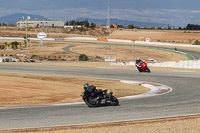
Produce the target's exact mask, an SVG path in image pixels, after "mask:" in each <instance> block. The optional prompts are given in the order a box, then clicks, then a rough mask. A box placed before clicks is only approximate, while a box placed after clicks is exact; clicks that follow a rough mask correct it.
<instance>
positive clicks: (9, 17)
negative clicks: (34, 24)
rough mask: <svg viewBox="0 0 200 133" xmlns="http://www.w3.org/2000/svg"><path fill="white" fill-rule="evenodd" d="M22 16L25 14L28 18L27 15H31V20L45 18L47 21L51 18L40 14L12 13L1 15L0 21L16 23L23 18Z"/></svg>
mask: <svg viewBox="0 0 200 133" xmlns="http://www.w3.org/2000/svg"><path fill="white" fill-rule="evenodd" d="M22 16H24V18H25V19H26V18H27V16H30V17H31V20H45V21H48V20H49V19H48V18H45V17H43V16H40V15H35V14H25V13H17V14H11V15H7V16H3V17H0V23H5V24H16V23H17V21H20V20H22Z"/></svg>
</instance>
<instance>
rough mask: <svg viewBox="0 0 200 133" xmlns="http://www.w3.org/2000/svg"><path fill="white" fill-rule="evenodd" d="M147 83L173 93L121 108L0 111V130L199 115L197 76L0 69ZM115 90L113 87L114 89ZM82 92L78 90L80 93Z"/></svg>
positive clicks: (1, 69)
mask: <svg viewBox="0 0 200 133" xmlns="http://www.w3.org/2000/svg"><path fill="white" fill-rule="evenodd" d="M2 72H4V73H20V74H34V75H49V76H64V77H85V78H95V79H116V80H131V81H144V82H145V81H148V82H155V83H159V84H164V85H167V86H169V87H171V88H173V91H172V92H170V93H168V94H165V95H159V96H154V97H145V98H139V99H133V100H122V101H120V104H121V106H117V107H100V108H88V107H87V106H86V105H85V104H76V105H57V106H38V107H18V108H1V109H0V130H9V129H25V128H39V127H55V126H70V125H83V124H95V123H108V122H119V121H133V120H147V119H156V118H167V117H176V116H187V115H199V114H200V92H199V89H200V87H199V85H200V82H199V81H200V73H198V72H182V71H153V72H152V73H150V74H149V73H139V72H137V71H136V70H120V69H104V68H101V69H100V68H99V69H95V68H73V67H55V66H51V67H50V66H23V65H21V66H20V65H6V64H1V65H0V73H2ZM116 87H117V86H116ZM81 89H82V88H80V92H77V93H81V91H82V90H81ZM1 95H2V94H1Z"/></svg>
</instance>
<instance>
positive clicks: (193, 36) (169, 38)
mask: <svg viewBox="0 0 200 133" xmlns="http://www.w3.org/2000/svg"><path fill="white" fill-rule="evenodd" d="M199 35H200V32H194V31H170V30H166V31H164V30H163V31H159V30H133V31H114V32H113V33H112V34H110V35H109V36H108V38H112V39H113V38H116V39H126V40H140V37H145V38H149V37H150V38H151V40H152V41H155V42H173V43H189V44H192V43H193V42H194V41H195V40H199Z"/></svg>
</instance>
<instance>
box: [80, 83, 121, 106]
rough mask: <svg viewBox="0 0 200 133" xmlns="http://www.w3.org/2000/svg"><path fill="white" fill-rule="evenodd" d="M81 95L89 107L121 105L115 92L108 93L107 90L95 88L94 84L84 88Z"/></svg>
mask: <svg viewBox="0 0 200 133" xmlns="http://www.w3.org/2000/svg"><path fill="white" fill-rule="evenodd" d="M81 96H82V98H83V101H84V102H85V103H86V104H87V105H88V107H99V106H117V105H119V101H118V99H117V98H116V97H115V96H113V92H110V93H109V94H108V93H107V90H101V89H95V88H94V87H93V86H92V87H89V88H88V89H84V91H83V93H82V95H81Z"/></svg>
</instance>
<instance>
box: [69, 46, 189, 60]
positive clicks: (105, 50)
mask: <svg viewBox="0 0 200 133" xmlns="http://www.w3.org/2000/svg"><path fill="white" fill-rule="evenodd" d="M72 51H74V52H77V53H84V54H86V55H89V56H93V57H101V58H103V59H104V58H105V54H116V57H117V61H131V60H133V56H134V61H135V60H136V59H137V58H139V57H140V58H142V59H143V60H146V61H147V60H148V59H150V58H151V59H155V60H157V61H158V62H161V61H179V60H188V58H187V57H186V56H184V55H179V54H176V53H172V52H167V51H161V50H154V49H145V48H137V47H135V48H134V51H133V48H132V47H122V46H99V45H87V44H85V45H77V47H74V48H72Z"/></svg>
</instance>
